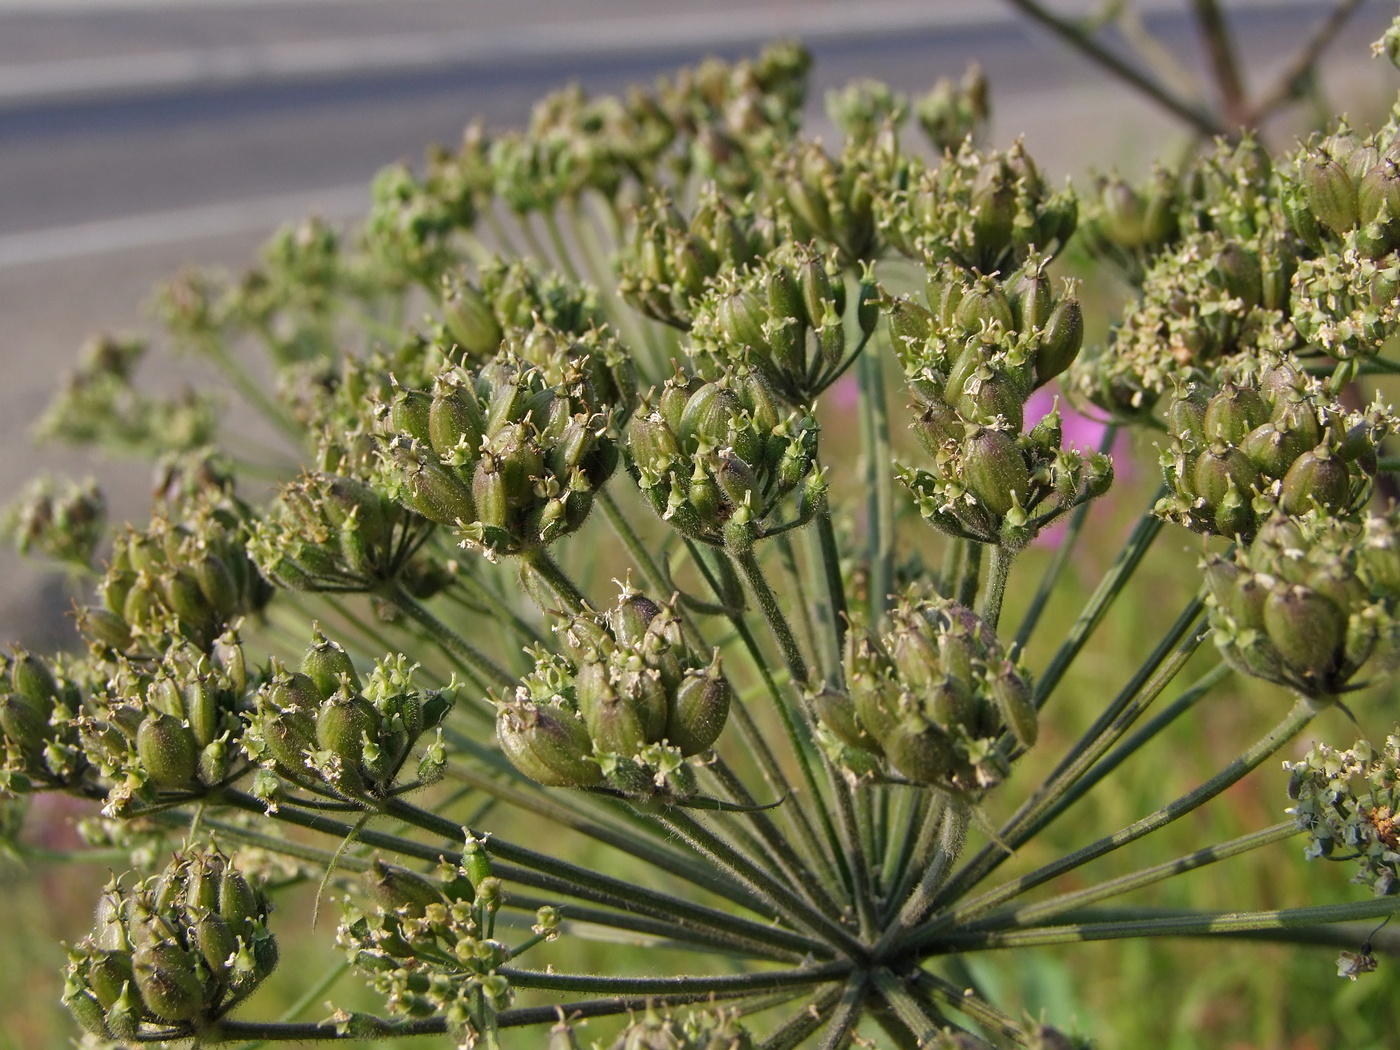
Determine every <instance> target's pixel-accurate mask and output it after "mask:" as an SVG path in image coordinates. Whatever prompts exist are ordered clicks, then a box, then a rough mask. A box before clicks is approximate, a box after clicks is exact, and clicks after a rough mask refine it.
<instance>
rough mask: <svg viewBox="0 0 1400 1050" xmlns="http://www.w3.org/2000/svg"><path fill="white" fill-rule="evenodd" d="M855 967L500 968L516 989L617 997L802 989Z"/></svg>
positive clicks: (840, 964)
mask: <svg viewBox="0 0 1400 1050" xmlns="http://www.w3.org/2000/svg"><path fill="white" fill-rule="evenodd" d="M852 967H853V964H852V963H851V962H850V961H849V960H846V959H837V960H834V961H832V962H829V963H822V964H821V965H819V966H803V967H799V968H797V969H792V970H764V971H760V972H757V973H739V974H716V975H706V976H700V977H690V976H680V977H606V976H602V975H598V974H584V973H554V972H552V971H549V972H539V971H534V970H517V969H514V968H513V967H509V966H502V967H499V968H498V969H497V972H498V973H500V974H501V975H502V976H503V977H505V978H506V979H507V980H509V981H510V983H511V984H513V985H515V986H516V987H517V988H548V989H551V990H553V991H556V992H604V993H611V994H614V995H671V994H675V993H677V992H681V993H684V992H715V993H724V992H742V993H743V994H745V995H752V994H753V993H754V992H767V991H772V990H773V989H775V988H803V987H806V986H808V985H813V984H826V983H827V982H829V981H833V980H840V979H841V978H842V977H845V976H846V975H847V974H849V973H850V972H851V969H852Z"/></svg>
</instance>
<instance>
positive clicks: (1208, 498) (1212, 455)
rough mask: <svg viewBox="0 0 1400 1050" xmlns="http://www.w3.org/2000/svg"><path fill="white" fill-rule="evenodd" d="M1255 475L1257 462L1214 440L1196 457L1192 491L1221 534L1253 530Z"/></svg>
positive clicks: (1237, 450) (1192, 473)
mask: <svg viewBox="0 0 1400 1050" xmlns="http://www.w3.org/2000/svg"><path fill="white" fill-rule="evenodd" d="M1255 477H1256V472H1255V469H1254V464H1253V463H1251V462H1250V461H1249V457H1247V456H1246V455H1245V454H1244V453H1243V452H1241V451H1240V450H1239V449H1236V448H1229V447H1227V446H1225V445H1221V444H1215V445H1212V446H1211V447H1210V448H1208V449H1206V450H1205V451H1204V452H1202V453H1201V455H1200V457H1199V458H1198V459H1197V460H1196V465H1195V468H1194V469H1193V470H1192V472H1191V480H1192V487H1193V491H1194V492H1195V494H1196V496H1197V498H1199V499H1200V500H1201V501H1202V512H1203V513H1204V515H1205V516H1206V517H1207V518H1210V519H1212V520H1213V521H1214V523H1215V527H1216V528H1217V529H1218V530H1219V531H1220V533H1221V535H1225V536H1233V535H1236V534H1243V533H1248V532H1252V531H1253V526H1254V514H1253V511H1252V510H1251V509H1250V499H1251V496H1252V493H1253V489H1254V481H1255Z"/></svg>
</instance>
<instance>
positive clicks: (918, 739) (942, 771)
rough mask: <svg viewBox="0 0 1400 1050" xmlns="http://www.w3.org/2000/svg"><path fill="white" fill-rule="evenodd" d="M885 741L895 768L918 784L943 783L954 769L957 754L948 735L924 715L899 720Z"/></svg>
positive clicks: (886, 749) (890, 760) (888, 755)
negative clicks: (925, 718)
mask: <svg viewBox="0 0 1400 1050" xmlns="http://www.w3.org/2000/svg"><path fill="white" fill-rule="evenodd" d="M883 744H884V748H885V755H886V757H887V758H888V759H889V762H890V765H891V766H892V767H893V768H894V770H895V771H896V772H897V773H900V774H901V775H903V776H905V777H908V778H909V779H910V780H912V781H914V782H915V783H916V784H937V783H940V782H942V781H944V780H947V779H948V778H949V775H950V774H951V773H952V771H953V768H954V763H955V755H954V752H953V745H952V742H951V741H950V740H949V739H948V735H947V734H946V733H944V732H943V730H941V729H939V728H938V727H937V726H935V725H931V724H929V723H928V722H925V721H924V720H923V719H921V718H910V719H906V720H904V721H901V722H900V723H898V724H897V725H896V726H895V728H894V729H893V730H892V731H891V732H890V734H889V735H888V736H887V737H886V738H885V740H884V741H883Z"/></svg>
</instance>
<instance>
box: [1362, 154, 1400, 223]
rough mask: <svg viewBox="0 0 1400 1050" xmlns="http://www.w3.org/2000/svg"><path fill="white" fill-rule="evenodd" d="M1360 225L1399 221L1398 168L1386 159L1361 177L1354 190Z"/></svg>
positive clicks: (1399, 182)
mask: <svg viewBox="0 0 1400 1050" xmlns="http://www.w3.org/2000/svg"><path fill="white" fill-rule="evenodd" d="M1356 200H1357V209H1358V214H1359V217H1360V220H1361V222H1362V224H1369V223H1373V222H1380V221H1385V222H1386V223H1388V224H1393V223H1394V222H1395V221H1396V220H1397V219H1400V166H1397V165H1396V163H1395V161H1394V160H1392V159H1391V158H1389V157H1387V158H1386V159H1384V160H1382V161H1380V163H1378V164H1376V165H1375V166H1374V167H1372V168H1371V169H1370V170H1369V171H1367V172H1366V174H1365V175H1363V176H1362V177H1361V181H1360V183H1359V184H1358V185H1357V188H1356Z"/></svg>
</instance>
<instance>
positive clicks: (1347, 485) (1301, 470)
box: [1279, 445, 1351, 515]
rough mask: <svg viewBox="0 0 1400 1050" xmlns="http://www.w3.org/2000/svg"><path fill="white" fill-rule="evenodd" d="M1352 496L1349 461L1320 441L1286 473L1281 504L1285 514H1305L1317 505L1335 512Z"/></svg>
mask: <svg viewBox="0 0 1400 1050" xmlns="http://www.w3.org/2000/svg"><path fill="white" fill-rule="evenodd" d="M1350 496H1351V480H1350V478H1349V476H1348V474H1347V468H1346V464H1345V463H1343V462H1342V461H1341V460H1340V459H1339V458H1338V457H1337V456H1334V455H1333V454H1332V452H1331V450H1330V449H1328V447H1327V446H1326V445H1319V446H1318V447H1317V448H1315V449H1313V450H1311V451H1308V452H1304V453H1303V454H1302V455H1301V456H1299V457H1298V458H1297V459H1296V460H1295V461H1294V463H1293V465H1292V466H1291V467H1290V468H1289V469H1288V473H1287V474H1285V475H1284V478H1283V486H1282V490H1281V496H1280V499H1279V506H1280V507H1281V508H1282V509H1283V512H1284V513H1285V514H1293V515H1303V514H1306V513H1307V512H1308V511H1310V510H1312V509H1314V508H1320V509H1322V510H1324V511H1326V512H1328V513H1332V514H1335V513H1337V512H1339V511H1342V510H1344V509H1345V508H1346V506H1347V504H1348V502H1349V500H1350Z"/></svg>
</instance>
